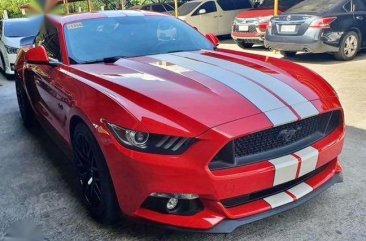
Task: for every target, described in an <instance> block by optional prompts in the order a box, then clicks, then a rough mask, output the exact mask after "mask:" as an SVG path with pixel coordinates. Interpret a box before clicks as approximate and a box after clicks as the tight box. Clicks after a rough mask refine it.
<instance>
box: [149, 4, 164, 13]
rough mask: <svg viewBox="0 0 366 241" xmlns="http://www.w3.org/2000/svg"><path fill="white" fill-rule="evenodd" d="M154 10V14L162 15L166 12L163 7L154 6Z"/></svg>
mask: <svg viewBox="0 0 366 241" xmlns="http://www.w3.org/2000/svg"><path fill="white" fill-rule="evenodd" d="M152 10H153V11H154V12H159V13H162V12H165V8H164V6H163V5H160V4H159V5H152Z"/></svg>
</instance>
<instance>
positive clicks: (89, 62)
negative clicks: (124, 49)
mask: <svg viewBox="0 0 366 241" xmlns="http://www.w3.org/2000/svg"><path fill="white" fill-rule="evenodd" d="M122 58H126V56H113V57H107V58H103V59H97V60H91V61H85V62H81V63H80V64H97V63H106V64H110V63H114V62H116V61H117V60H119V59H122Z"/></svg>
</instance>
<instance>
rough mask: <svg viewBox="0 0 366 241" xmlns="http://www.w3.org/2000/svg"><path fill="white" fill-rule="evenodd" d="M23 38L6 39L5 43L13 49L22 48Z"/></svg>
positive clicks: (4, 39)
mask: <svg viewBox="0 0 366 241" xmlns="http://www.w3.org/2000/svg"><path fill="white" fill-rule="evenodd" d="M22 39H23V37H4V38H3V42H4V44H5V45H7V46H10V47H13V48H20V41H21V40H22Z"/></svg>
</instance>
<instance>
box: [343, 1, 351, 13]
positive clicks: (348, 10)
mask: <svg viewBox="0 0 366 241" xmlns="http://www.w3.org/2000/svg"><path fill="white" fill-rule="evenodd" d="M343 9H344V11H346V12H347V13H349V12H351V11H352V5H351V1H349V2H348V3H346V4H344V5H343Z"/></svg>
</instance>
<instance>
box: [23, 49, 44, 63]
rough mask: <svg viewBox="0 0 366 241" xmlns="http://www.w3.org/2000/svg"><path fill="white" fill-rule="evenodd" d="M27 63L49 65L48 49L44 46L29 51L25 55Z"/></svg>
mask: <svg viewBox="0 0 366 241" xmlns="http://www.w3.org/2000/svg"><path fill="white" fill-rule="evenodd" d="M25 61H27V63H29V64H49V63H50V59H49V58H48V55H47V52H46V49H45V48H44V47H43V46H37V47H34V48H32V49H29V50H28V51H27V53H26V54H25Z"/></svg>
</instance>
